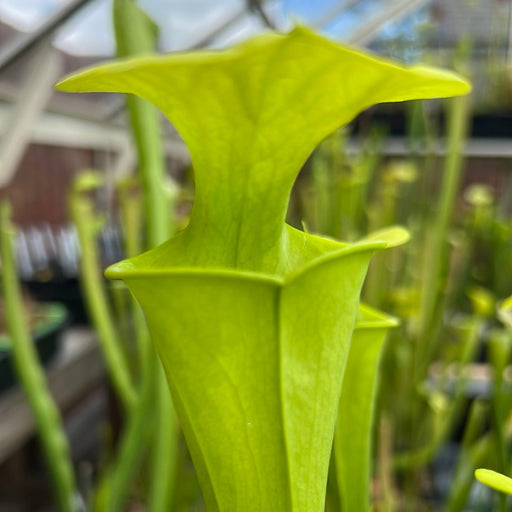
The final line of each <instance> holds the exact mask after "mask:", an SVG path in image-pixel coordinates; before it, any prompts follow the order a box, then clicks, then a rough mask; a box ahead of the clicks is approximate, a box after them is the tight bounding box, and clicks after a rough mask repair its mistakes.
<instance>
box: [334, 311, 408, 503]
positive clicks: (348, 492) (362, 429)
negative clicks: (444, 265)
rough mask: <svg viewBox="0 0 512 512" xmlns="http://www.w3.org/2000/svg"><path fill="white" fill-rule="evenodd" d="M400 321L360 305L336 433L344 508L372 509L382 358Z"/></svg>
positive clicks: (344, 380) (336, 464) (337, 470)
mask: <svg viewBox="0 0 512 512" xmlns="http://www.w3.org/2000/svg"><path fill="white" fill-rule="evenodd" d="M397 325H398V321H397V320H396V319H395V318H392V317H389V316H386V315H384V314H382V313H380V312H378V311H375V310H373V309H372V308H370V307H368V306H365V305H361V306H360V308H359V314H358V321H357V323H356V327H355V330H354V335H353V337H352V343H351V345H350V351H349V355H348V360H347V367H346V369H345V375H344V377H343V387H342V392H341V397H340V402H339V411H338V420H337V423H336V433H335V437H334V452H333V453H334V463H335V467H336V479H337V482H338V490H339V494H340V496H341V502H342V510H358V511H361V512H366V511H368V510H369V509H370V476H371V460H372V450H371V447H372V442H371V439H372V429H373V411H374V406H375V394H376V392H377V384H378V375H379V361H380V358H381V354H382V349H383V347H384V340H385V337H386V334H387V331H388V330H389V329H390V328H393V327H396V326H397Z"/></svg>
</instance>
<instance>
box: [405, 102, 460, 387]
mask: <svg viewBox="0 0 512 512" xmlns="http://www.w3.org/2000/svg"><path fill="white" fill-rule="evenodd" d="M469 107H470V98H469V96H461V97H458V98H454V99H453V100H451V102H450V109H449V119H448V154H447V156H446V159H445V165H444V172H443V181H442V185H441V197H440V199H439V204H438V207H437V212H438V213H437V216H436V219H435V222H434V226H433V230H432V233H431V237H430V244H429V246H430V250H429V254H430V257H428V258H427V259H426V264H425V268H424V279H423V283H424V284H425V286H423V289H422V300H421V311H420V328H419V332H420V337H419V341H418V354H417V361H416V363H417V366H416V369H417V371H416V372H415V375H416V377H417V378H418V379H420V380H421V379H423V375H424V371H425V369H426V366H427V365H428V362H429V361H430V359H431V357H432V356H433V353H434V351H435V348H436V343H435V340H433V339H431V336H432V331H433V326H434V325H435V323H436V312H437V311H438V304H439V299H440V297H441V292H442V287H443V281H444V273H445V269H446V258H447V254H446V252H447V251H446V240H447V234H448V226H449V223H450V220H451V218H452V214H453V207H454V203H455V198H456V196H457V192H458V189H459V183H460V177H461V173H462V164H463V150H464V141H465V137H466V134H467V129H468V124H469V122H468V119H469V111H470V108H469Z"/></svg>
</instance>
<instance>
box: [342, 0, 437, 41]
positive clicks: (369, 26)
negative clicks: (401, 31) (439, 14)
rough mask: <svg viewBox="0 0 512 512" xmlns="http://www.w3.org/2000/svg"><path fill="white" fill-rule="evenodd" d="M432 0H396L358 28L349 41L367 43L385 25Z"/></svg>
mask: <svg viewBox="0 0 512 512" xmlns="http://www.w3.org/2000/svg"><path fill="white" fill-rule="evenodd" d="M431 1H432V0H396V1H395V2H393V4H392V5H390V6H389V7H388V8H387V9H384V11H383V12H382V13H380V14H378V15H376V16H375V17H373V18H371V19H370V20H369V21H368V23H365V24H364V25H363V26H362V27H361V28H359V29H356V30H355V32H354V33H352V35H351V36H350V37H349V38H348V42H350V43H352V44H357V45H360V46H364V45H367V44H368V43H370V42H371V41H373V40H374V39H375V37H376V36H377V35H378V33H379V32H380V30H381V29H382V27H383V26H384V25H387V24H388V23H396V22H397V21H400V20H402V19H403V18H405V17H407V16H409V15H410V14H411V13H412V12H414V11H417V10H418V9H421V7H423V6H424V5H425V4H427V3H429V2H431Z"/></svg>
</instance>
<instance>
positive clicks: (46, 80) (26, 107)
mask: <svg viewBox="0 0 512 512" xmlns="http://www.w3.org/2000/svg"><path fill="white" fill-rule="evenodd" d="M33 59H34V66H33V67H31V69H30V72H29V73H28V74H27V76H26V77H25V79H24V82H23V84H22V87H21V89H20V93H19V96H18V98H17V100H16V103H15V104H14V106H13V107H12V109H11V112H10V116H9V118H8V119H7V122H6V126H7V127H8V129H7V130H6V131H5V132H4V134H3V137H2V139H1V140H0V187H2V186H5V185H7V184H8V183H9V182H10V181H11V179H12V177H13V176H14V173H15V172H16V168H17V166H18V163H19V161H20V159H21V157H22V156H23V152H24V150H25V148H26V146H27V144H28V143H29V142H30V134H31V131H32V125H33V124H34V122H35V121H36V119H37V117H38V116H39V114H40V113H41V111H42V110H43V109H44V107H45V106H46V104H47V103H48V99H49V97H50V95H51V93H52V91H53V86H54V84H55V82H56V80H57V79H58V77H59V74H60V71H61V59H60V55H59V54H58V53H57V51H56V50H55V49H54V48H53V47H52V46H51V45H50V42H49V41H46V44H45V45H44V46H43V47H42V48H41V49H40V50H39V51H38V52H37V53H36V54H35V55H34V57H33Z"/></svg>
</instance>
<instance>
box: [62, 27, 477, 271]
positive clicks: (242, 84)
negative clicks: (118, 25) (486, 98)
mask: <svg viewBox="0 0 512 512" xmlns="http://www.w3.org/2000/svg"><path fill="white" fill-rule="evenodd" d="M58 87H59V88H60V89H62V90H67V91H116V92H125V93H133V94H136V95H138V96H141V97H144V98H146V99H147V100H149V101H151V102H153V103H154V104H155V105H157V106H158V107H159V108H160V109H161V110H162V111H163V112H164V113H165V114H166V116H167V117H168V118H169V119H170V120H171V122H172V123H173V124H174V126H175V127H176V128H177V130H178V131H179V132H180V134H181V136H182V137H183V139H184V140H185V142H186V144H187V146H188V148H189V150H190V153H191V155H192V160H193V163H194V172H195V181H196V201H195V204H194V210H193V213H192V219H191V221H190V226H189V229H187V231H186V233H185V234H184V235H183V236H182V237H181V239H180V243H179V244H178V245H179V247H176V248H175V250H174V246H173V250H171V248H170V247H169V248H168V249H169V252H171V253H172V254H171V255H169V256H170V257H169V258H166V259H169V260H172V261H175V262H176V264H178V265H183V264H187V263H188V264H189V263H190V262H194V264H197V265H203V266H218V267H224V266H228V267H235V268H243V269H246V270H256V271H261V270H264V271H266V272H271V273H273V272H275V271H276V269H277V268H278V267H279V263H278V260H279V254H282V253H283V252H286V248H285V246H286V243H285V241H284V240H283V238H284V237H285V235H284V234H283V224H284V219H285V214H286V209H287V204H288V197H289V194H290V190H291V188H292V185H293V182H294V181H295V178H296V176H297V174H298V171H299V170H300V168H301V166H302V164H303V163H304V161H305V160H306V158H307V157H308V155H309V154H310V153H311V151H312V150H313V149H314V148H315V146H316V145H317V144H318V143H319V142H320V141H321V140H322V139H323V138H325V137H326V136H327V135H328V134H330V133H331V132H333V131H334V130H335V129H337V128H338V127H340V126H342V125H344V124H346V123H348V122H349V121H350V120H351V119H352V118H353V117H354V116H355V115H356V114H357V113H359V112H360V111H362V110H364V109H365V108H367V107H368V106H370V105H372V104H374V103H380V102H385V101H404V100H408V99H414V98H432V97H439V96H453V95H458V94H463V93H466V92H468V91H469V85H468V83H467V82H465V81H464V80H462V79H461V78H459V77H457V76H456V75H454V74H452V73H449V72H446V71H440V70H436V69H432V68H427V67H424V66H412V67H409V68H407V67H404V66H400V65H397V64H395V63H392V62H390V61H388V60H384V59H381V58H377V57H374V56H372V55H370V54H365V53H360V52H357V51H355V50H353V49H351V48H347V47H342V46H339V45H337V44H334V43H332V42H330V41H327V40H325V39H323V38H322V37H320V36H318V35H316V34H314V33H312V32H310V31H308V30H306V29H304V28H297V29H295V30H294V31H293V32H291V33H290V34H288V35H281V34H265V35H262V36H259V37H256V38H254V39H252V40H250V41H248V42H246V43H243V44H241V45H238V46H236V47H234V48H232V49H230V50H227V51H222V52H218V51H213V52H212V51H202V52H196V53H183V54H178V55H169V56H158V57H157V56H145V57H135V58H131V59H128V60H123V61H120V62H117V63H113V64H106V65H103V66H98V67H96V68H94V69H90V70H86V71H83V72H81V73H78V74H76V75H74V76H72V77H70V78H68V79H66V80H64V81H63V82H61V83H60V84H59V85H58ZM219 205H222V208H221V207H219Z"/></svg>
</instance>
